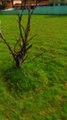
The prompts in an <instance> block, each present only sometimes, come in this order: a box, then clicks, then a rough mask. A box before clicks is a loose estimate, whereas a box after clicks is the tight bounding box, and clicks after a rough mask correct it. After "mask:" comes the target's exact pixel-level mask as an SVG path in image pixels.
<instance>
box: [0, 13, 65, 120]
mask: <svg viewBox="0 0 67 120" xmlns="http://www.w3.org/2000/svg"><path fill="white" fill-rule="evenodd" d="M26 18H27V16H24V19H23V24H24V25H25V22H26ZM0 20H1V30H2V32H3V35H4V36H5V38H6V39H7V40H8V42H9V43H10V44H11V46H12V48H13V46H14V43H15V41H16V38H17V37H18V33H19V32H18V24H17V16H15V15H0ZM35 34H37V36H36V37H35V38H34V39H33V40H32V41H31V43H32V45H33V46H32V48H31V49H30V50H29V53H28V57H27V59H26V61H25V63H24V64H23V66H22V69H21V70H20V71H19V70H16V69H15V68H13V66H14V61H13V59H12V57H11V55H10V53H9V51H8V49H7V47H6V45H4V43H3V42H2V41H1V40H0V81H1V82H0V120H66V119H67V81H66V80H67V73H66V71H67V16H45V15H41V16H37V15H34V16H32V20H31V32H30V36H32V35H35ZM41 53H42V54H41ZM37 54H41V55H40V56H39V57H37V58H36V59H35V60H34V57H35V56H36V55H37Z"/></svg>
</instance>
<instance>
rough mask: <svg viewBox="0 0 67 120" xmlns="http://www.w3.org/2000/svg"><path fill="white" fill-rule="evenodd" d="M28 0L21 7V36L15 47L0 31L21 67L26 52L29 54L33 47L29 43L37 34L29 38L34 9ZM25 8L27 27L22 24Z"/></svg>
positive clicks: (19, 17)
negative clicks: (12, 46)
mask: <svg viewBox="0 0 67 120" xmlns="http://www.w3.org/2000/svg"><path fill="white" fill-rule="evenodd" d="M26 2H27V0H24V3H23V4H24V7H21V12H20V13H19V14H18V27H19V33H20V36H19V38H18V40H17V41H16V44H15V45H14V49H12V48H11V46H10V44H9V43H8V41H7V40H6V39H5V38H4V36H3V34H2V33H1V32H0V38H1V39H2V40H3V42H4V43H5V44H6V46H7V47H8V49H9V51H10V53H11V55H12V57H13V59H14V61H15V63H16V67H17V68H20V67H21V65H22V64H23V62H24V61H25V58H26V54H27V52H28V50H29V49H30V48H31V47H32V44H29V41H30V40H32V39H33V37H34V36H35V35H34V36H32V37H31V38H30V39H28V36H29V32H30V23H31V16H32V14H33V9H31V5H27V4H26ZM25 9H26V10H27V11H28V18H27V23H26V27H24V26H23V25H22V20H23V19H22V18H23V12H24V10H25ZM17 45H18V46H19V49H16V46H17Z"/></svg>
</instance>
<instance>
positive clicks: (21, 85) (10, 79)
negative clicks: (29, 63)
mask: <svg viewBox="0 0 67 120" xmlns="http://www.w3.org/2000/svg"><path fill="white" fill-rule="evenodd" d="M30 72H31V71H30V70H28V71H27V69H26V68H25V69H22V68H21V69H20V70H19V69H16V68H9V69H7V70H6V71H5V72H4V82H5V84H6V87H7V89H8V91H9V92H10V93H11V94H14V95H18V96H21V95H23V94H24V93H25V92H29V91H35V89H36V88H37V86H39V85H40V84H41V83H40V81H39V80H37V79H36V76H34V77H33V76H32V74H33V72H31V75H29V74H30Z"/></svg>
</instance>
